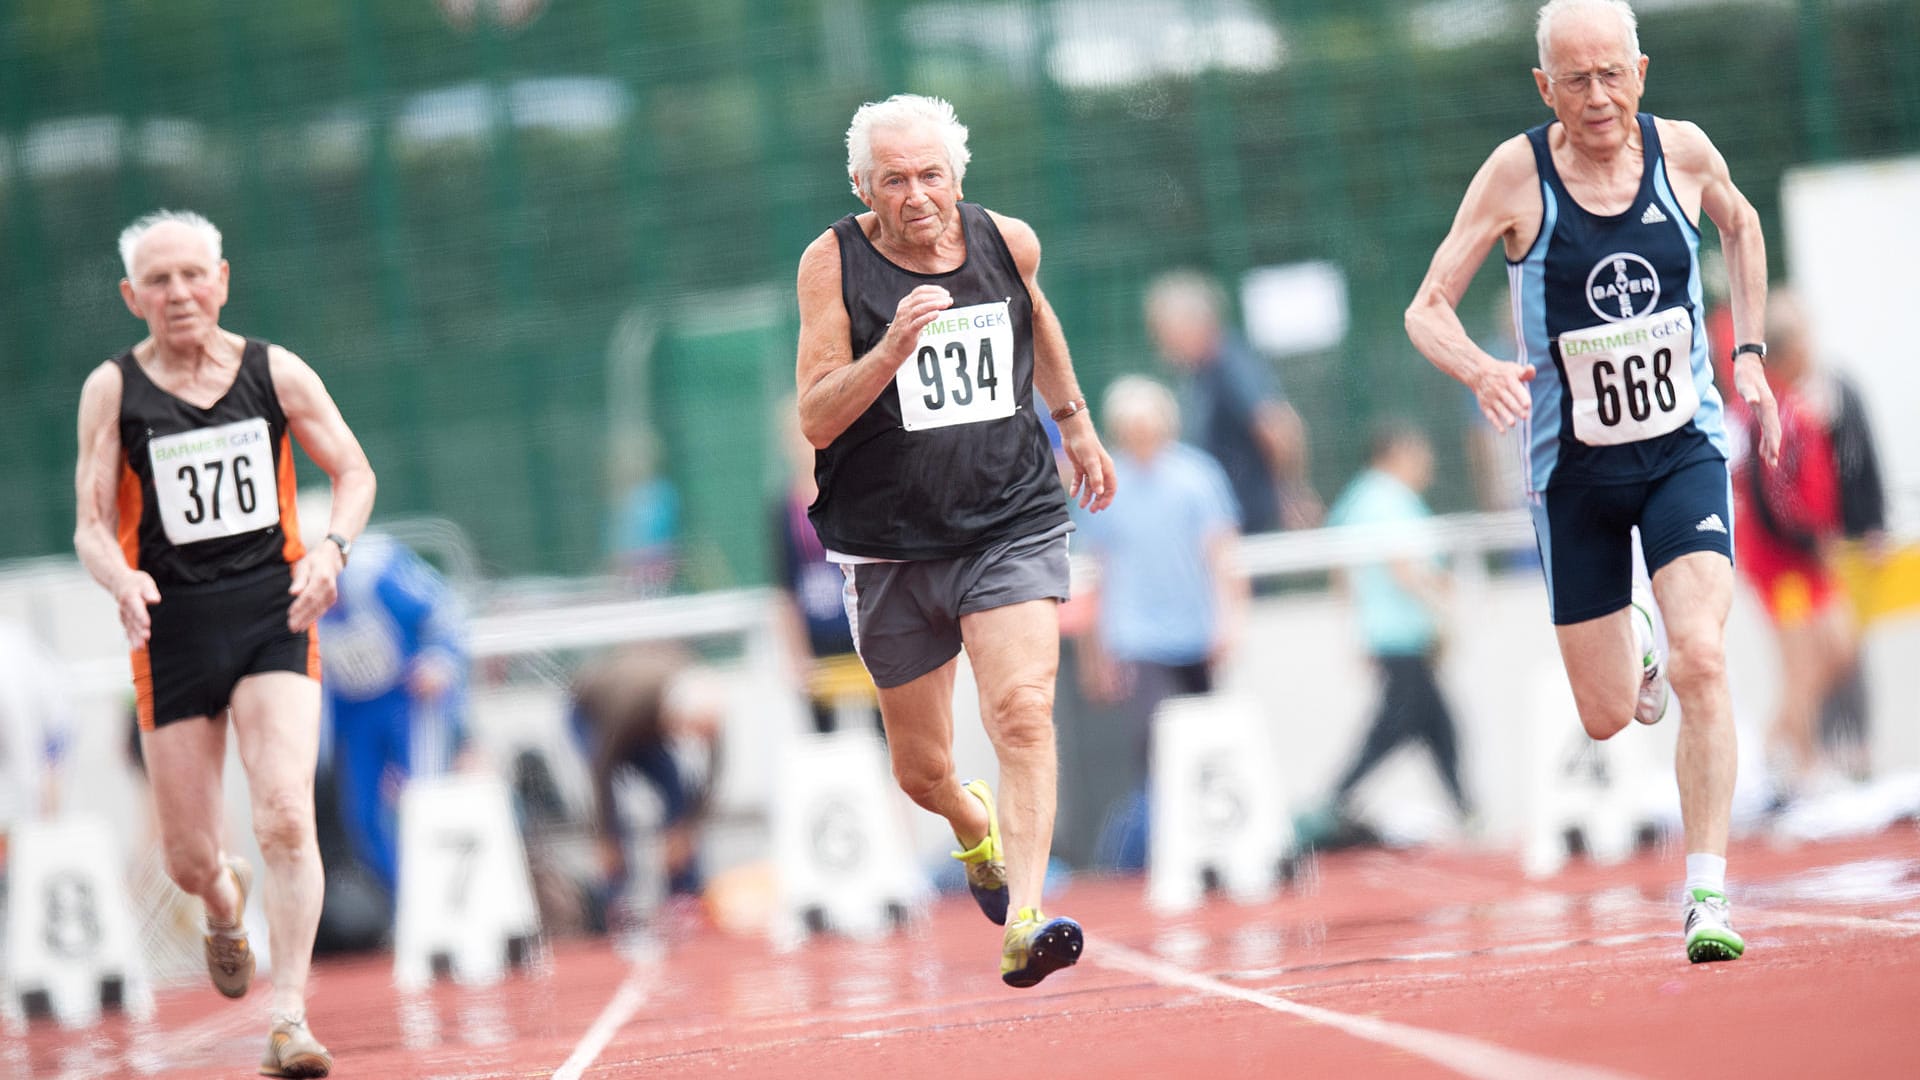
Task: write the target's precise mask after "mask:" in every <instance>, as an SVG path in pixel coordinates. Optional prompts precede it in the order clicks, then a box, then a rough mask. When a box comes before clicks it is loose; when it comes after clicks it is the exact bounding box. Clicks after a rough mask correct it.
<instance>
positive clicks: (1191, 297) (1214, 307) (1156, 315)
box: [1145, 270, 1227, 325]
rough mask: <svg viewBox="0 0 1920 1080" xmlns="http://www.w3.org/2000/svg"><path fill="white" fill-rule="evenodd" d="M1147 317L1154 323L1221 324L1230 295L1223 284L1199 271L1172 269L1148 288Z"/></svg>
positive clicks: (1154, 280) (1155, 279)
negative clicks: (1223, 287) (1228, 295)
mask: <svg viewBox="0 0 1920 1080" xmlns="http://www.w3.org/2000/svg"><path fill="white" fill-rule="evenodd" d="M1145 307H1146V310H1147V318H1148V319H1150V320H1152V321H1154V322H1162V321H1173V322H1187V323H1192V322H1205V323H1210V324H1213V325H1218V324H1219V323H1220V322H1221V321H1222V320H1224V319H1225V318H1226V315H1227V294H1226V292H1225V290H1223V289H1221V288H1220V283H1219V282H1217V281H1215V280H1213V278H1211V277H1208V276H1207V275H1206V274H1203V273H1201V272H1200V271H1198V270H1170V271H1168V272H1167V273H1164V274H1161V275H1160V276H1159V277H1157V278H1154V279H1153V283H1152V284H1150V285H1148V286H1147V296H1146V303H1145Z"/></svg>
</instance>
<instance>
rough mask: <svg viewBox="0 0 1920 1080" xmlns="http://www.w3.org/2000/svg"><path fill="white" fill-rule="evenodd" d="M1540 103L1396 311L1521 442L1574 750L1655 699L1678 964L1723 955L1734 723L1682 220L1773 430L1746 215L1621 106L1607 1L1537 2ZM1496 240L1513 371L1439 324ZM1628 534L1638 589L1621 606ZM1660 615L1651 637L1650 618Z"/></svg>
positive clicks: (1645, 118)
mask: <svg viewBox="0 0 1920 1080" xmlns="http://www.w3.org/2000/svg"><path fill="white" fill-rule="evenodd" d="M1536 36H1537V42H1538V45H1539V50H1540V67H1539V68H1536V69H1535V70H1534V72H1533V78H1534V84H1535V87H1536V88H1537V89H1538V90H1539V93H1540V98H1541V100H1542V101H1544V102H1545V103H1546V105H1547V107H1548V108H1550V109H1552V110H1553V112H1554V119H1553V120H1552V121H1549V122H1548V123H1546V124H1542V125H1541V126H1539V127H1537V128H1534V129H1532V130H1531V131H1528V132H1526V133H1525V134H1522V135H1518V136H1515V137H1514V138H1511V139H1509V140H1507V141H1506V142H1504V143H1502V144H1501V145H1500V146H1499V147H1497V148H1496V149H1495V150H1494V152H1493V154H1492V155H1491V156H1490V157H1488V159H1487V161H1486V164H1484V165H1482V166H1481V168H1480V171H1479V173H1478V174H1477V175H1476V176H1475V177H1474V179H1473V183H1472V184H1471V185H1470V186H1469V187H1468V189H1467V193H1466V197H1465V198H1464V199H1463V200H1462V201H1461V204H1460V211H1459V214H1458V215H1457V216H1456V217H1455V218H1454V222H1453V227H1452V229H1451V230H1450V231H1449V232H1448V233H1447V237H1446V239H1445V240H1444V241H1442V242H1441V244H1440V248H1439V250H1438V251H1437V252H1435V253H1434V257H1433V264H1432V266H1431V267H1429V268H1428V270H1427V276H1426V280H1424V281H1423V282H1421V285H1420V291H1419V293H1418V295H1416V296H1415V298H1414V301H1413V304H1412V305H1411V306H1410V307H1409V308H1408V309H1407V334H1408V336H1409V337H1410V338H1412V340H1413V344H1414V345H1415V347H1417V348H1418V349H1419V350H1420V352H1421V353H1423V354H1424V355H1425V356H1426V357H1427V359H1429V360H1431V361H1432V362H1433V364H1434V365H1435V366H1436V367H1438V368H1440V369H1441V370H1442V371H1445V372H1446V373H1447V374H1449V375H1452V376H1453V377H1454V378H1456V379H1459V380H1460V381H1461V382H1463V383H1465V384H1466V385H1467V386H1469V387H1470V388H1472V389H1473V391H1474V395H1475V397H1476V398H1477V399H1478V400H1479V403H1480V409H1481V411H1482V412H1483V413H1485V414H1486V417H1487V419H1488V420H1489V421H1491V422H1492V423H1493V425H1494V427H1495V428H1497V429H1499V430H1502V431H1504V430H1506V429H1507V428H1509V427H1512V426H1513V425H1515V424H1520V425H1522V426H1523V427H1525V428H1526V432H1527V437H1526V438H1525V439H1524V440H1523V441H1524V445H1525V446H1526V447H1527V451H1528V455H1529V460H1528V462H1527V465H1528V468H1527V477H1528V484H1527V487H1528V495H1529V499H1530V503H1531V506H1532V510H1533V520H1534V528H1535V532H1536V535H1537V537H1538V539H1539V543H1540V556H1541V561H1542V563H1543V565H1544V569H1545V571H1546V575H1547V589H1548V594H1549V599H1550V606H1551V610H1552V613H1553V622H1554V629H1555V633H1556V635H1557V636H1558V638H1559V641H1560V655H1561V659H1562V660H1563V661H1564V663H1565V666H1566V670H1567V680H1568V682H1569V683H1570V684H1571V686H1572V689H1573V698H1574V703H1575V706H1576V707H1577V708H1578V709H1579V712H1580V722H1581V725H1582V726H1583V727H1584V728H1585V729H1586V731H1587V734H1588V735H1590V736H1592V737H1593V738H1595V739H1607V738H1611V737H1613V736H1614V735H1616V734H1618V733H1619V732H1620V731H1621V730H1622V729H1623V728H1625V727H1626V726H1627V723H1628V721H1629V720H1639V721H1641V722H1642V723H1653V722H1655V721H1657V720H1659V719H1660V718H1661V717H1662V716H1663V715H1664V714H1665V712H1666V706H1667V698H1668V688H1669V684H1671V689H1672V693H1673V694H1674V695H1676V696H1678V697H1679V699H1680V704H1681V716H1682V720H1681V728H1680V735H1679V751H1678V754H1677V756H1676V759H1675V771H1676V773H1677V779H1678V781H1679V788H1680V815H1681V819H1682V821H1683V823H1684V825H1685V830H1686V844H1687V879H1686V899H1685V913H1684V916H1685V931H1684V933H1685V939H1686V951H1687V956H1688V958H1689V959H1691V960H1693V961H1695V962H1700V961H1704V960H1731V959H1734V958H1735V957H1737V956H1739V955H1740V954H1741V952H1742V951H1743V950H1744V949H1745V943H1744V942H1743V941H1742V940H1741V938H1740V935H1739V934H1737V933H1735V932H1734V930H1733V927H1732V925H1731V921H1730V919H1729V916H1728V913H1727V904H1726V895H1725V888H1726V850H1727V818H1728V815H1729V813H1730V810H1731V806H1732V801H1733V780H1734V762H1735V746H1734V729H1733V711H1732V706H1731V702H1730V696H1729V692H1728V688H1727V676H1726V657H1725V636H1726V621H1727V613H1728V610H1729V609H1730V608H1731V606H1732V602H1733V545H1732V510H1731V508H1730V505H1729V499H1730V491H1729V485H1728V479H1727V462H1726V458H1727V442H1726V431H1725V424H1724V418H1723V412H1724V410H1723V408H1722V402H1721V398H1720V395H1719V392H1718V391H1717V390H1716V389H1715V388H1714V384H1713V375H1712V368H1711V365H1710V364H1709V362H1708V355H1707V336H1706V329H1705V327H1704V326H1703V325H1702V324H1703V322H1704V318H1703V315H1704V312H1703V311H1702V307H1701V301H1700V267H1699V241H1700V234H1699V231H1698V228H1697V226H1696V222H1697V221H1698V219H1699V215H1700V213H1701V211H1703V210H1704V211H1705V212H1706V214H1707V216H1708V217H1710V218H1712V219H1713V222H1714V224H1715V225H1716V226H1718V227H1719V230H1720V238H1721V246H1722V248H1723V250H1724V251H1725V253H1726V257H1727V273H1728V277H1729V284H1730V286H1731V293H1732V296H1731V299H1732V307H1733V321H1734V326H1735V331H1736V335H1737V337H1738V338H1739V340H1740V341H1742V342H1745V343H1746V344H1742V345H1739V346H1736V348H1735V358H1734V384H1735V388H1736V389H1737V391H1738V392H1739V394H1740V397H1741V398H1742V399H1743V400H1744V401H1745V402H1746V403H1747V404H1748V406H1750V407H1751V408H1752V409H1753V410H1754V414H1755V415H1756V416H1758V417H1759V418H1760V421H1761V439H1760V446H1759V453H1760V455H1761V456H1762V457H1763V458H1765V459H1767V460H1769V461H1771V460H1774V459H1775V458H1777V457H1778V455H1779V452H1780V422H1779V415H1778V412H1777V410H1776V408H1775V406H1774V401H1773V396H1772V394H1771V393H1770V392H1769V391H1768V389H1767V384H1766V379H1765V376H1764V373H1763V371H1762V368H1761V364H1760V361H1761V359H1762V358H1763V357H1765V355H1766V346H1765V345H1764V344H1761V343H1760V331H1761V327H1762V325H1763V323H1764V320H1765V317H1766V272H1767V259H1766V246H1765V241H1764V239H1763V238H1762V237H1761V234H1760V221H1759V215H1758V214H1756V213H1755V212H1754V209H1753V207H1752V205H1751V204H1749V203H1748V202H1747V200H1746V197H1745V196H1743V195H1741V194H1740V191H1739V189H1738V188H1736V187H1735V186H1734V184H1733V180H1732V178H1731V177H1730V176H1729V175H1728V172H1727V164H1726V162H1725V160H1723V159H1722V158H1721V156H1720V153H1719V151H1718V150H1716V149H1714V146H1713V143H1712V142H1711V141H1709V140H1708V139H1707V137H1706V135H1705V134H1704V133H1703V132H1701V130H1700V129H1699V128H1698V127H1696V126H1694V125H1693V124H1689V123H1685V122H1682V121H1673V120H1663V119H1660V118H1658V117H1654V116H1650V115H1647V114H1644V113H1641V112H1640V111H1639V104H1640V95H1641V93H1642V92H1643V91H1644V90H1645V87H1646V74H1647V66H1648V63H1649V61H1648V58H1647V57H1646V56H1645V55H1643V54H1642V53H1641V52H1640V41H1639V35H1638V32H1637V30H1636V28H1635V20H1634V16H1633V10H1632V8H1630V7H1629V6H1628V5H1627V4H1626V3H1624V2H1623V0H1551V2H1550V3H1548V4H1546V5H1545V6H1544V7H1542V8H1541V9H1540V13H1539V21H1538V30H1537V35H1536ZM1496 241H1498V242H1499V243H1500V244H1501V245H1502V246H1503V248H1504V249H1505V251H1506V256H1507V264H1508V272H1509V274H1510V277H1511V284H1512V302H1513V315H1514V323H1515V330H1516V337H1517V338H1518V340H1519V341H1520V350H1521V352H1520V357H1519V359H1518V362H1514V363H1509V362H1506V361H1502V360H1498V359H1496V358H1495V357H1493V356H1491V355H1489V354H1488V353H1487V352H1486V351H1485V350H1484V349H1481V348H1480V347H1479V346H1478V345H1476V344H1474V342H1473V341H1472V340H1470V339H1469V338H1468V337H1467V334H1466V331H1465V330H1464V329H1463V328H1462V326H1461V324H1460V318H1459V315H1458V314H1457V309H1458V306H1459V303H1460V300H1461V298H1462V297H1463V296H1464V295H1465V294H1466V290H1467V285H1468V284H1469V283H1470V282H1471V281H1472V279H1473V275H1474V273H1475V272H1476V271H1478V270H1479V268H1480V265H1481V263H1482V262H1484V261H1485V259H1486V255H1487V249H1488V248H1489V247H1490V246H1491V245H1492V244H1493V243H1495V242H1496ZM1635 529H1638V530H1639V535H1640V542H1641V547H1642V550H1643V551H1644V553H1645V556H1646V564H1647V570H1648V572H1649V573H1650V574H1651V575H1652V579H1653V580H1652V586H1653V597H1652V599H1651V600H1649V601H1647V602H1646V603H1644V604H1642V603H1635V602H1634V601H1633V535H1634V530H1635ZM1654 600H1657V601H1658V604H1659V610H1660V611H1661V612H1663V613H1664V614H1665V623H1666V630H1667V638H1668V643H1669V644H1668V652H1667V655H1665V656H1663V655H1662V653H1661V649H1660V647H1659V645H1658V643H1657V633H1656V630H1655V623H1654V615H1653V611H1652V603H1653V601H1654Z"/></svg>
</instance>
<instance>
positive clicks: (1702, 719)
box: [1625, 551, 1738, 856]
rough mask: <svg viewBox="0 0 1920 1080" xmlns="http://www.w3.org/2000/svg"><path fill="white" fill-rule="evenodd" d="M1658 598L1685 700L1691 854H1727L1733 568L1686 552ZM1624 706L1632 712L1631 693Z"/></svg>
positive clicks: (1684, 783) (1712, 556) (1660, 575)
mask: <svg viewBox="0 0 1920 1080" xmlns="http://www.w3.org/2000/svg"><path fill="white" fill-rule="evenodd" d="M1653 595H1654V598H1655V599H1656V600H1657V601H1659V604H1660V611H1661V613H1662V614H1663V615H1665V616H1666V620H1667V641H1668V651H1667V672H1668V678H1669V679H1670V680H1671V681H1672V683H1673V693H1674V695H1675V696H1676V697H1678V698H1679V699H1680V743H1679V747H1678V749H1677V750H1676V752H1675V755H1674V773H1675V778H1676V779H1677V780H1678V782H1679V787H1680V818H1681V821H1682V823H1683V824H1684V825H1685V827H1686V843H1687V848H1686V849H1687V852H1688V853H1689V854H1693V853H1706V854H1712V855H1722V856H1724V855H1725V854H1726V853H1727V819H1728V818H1729V817H1730V816H1731V814H1732V811H1733V782H1734V773H1735V769H1736V766H1737V754H1738V746H1737V736H1736V734H1735V732H1734V727H1733V699H1732V696H1731V694H1730V693H1729V691H1728V689H1727V658H1726V627H1727V613H1728V611H1729V610H1731V609H1732V607H1733V564H1732V563H1729V562H1728V561H1727V558H1726V556H1724V555H1720V554H1717V553H1713V552H1704V551H1699V552H1693V553H1692V554H1688V555H1682V556H1681V557H1680V558H1678V559H1675V560H1674V561H1673V562H1670V563H1668V564H1667V565H1666V566H1663V567H1661V568H1660V569H1659V571H1657V572H1656V573H1655V574H1654V575H1653ZM1625 701H1626V703H1627V705H1626V707H1627V708H1628V710H1629V711H1631V709H1632V703H1633V695H1632V694H1631V693H1630V692H1629V693H1627V694H1626V696H1625Z"/></svg>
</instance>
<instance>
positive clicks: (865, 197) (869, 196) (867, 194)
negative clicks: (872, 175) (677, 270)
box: [847, 172, 873, 210]
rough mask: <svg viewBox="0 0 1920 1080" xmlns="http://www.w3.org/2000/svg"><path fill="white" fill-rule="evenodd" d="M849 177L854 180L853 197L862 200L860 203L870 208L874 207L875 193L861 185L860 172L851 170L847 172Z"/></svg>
mask: <svg viewBox="0 0 1920 1080" xmlns="http://www.w3.org/2000/svg"><path fill="white" fill-rule="evenodd" d="M847 179H849V180H851V181H853V197H854V198H856V199H859V200H860V205H862V206H864V207H866V208H867V209H869V210H871V209H873V193H872V192H871V191H868V190H867V189H866V188H865V187H862V186H861V184H860V174H859V173H854V172H850V173H848V174H847Z"/></svg>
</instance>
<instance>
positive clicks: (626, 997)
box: [553, 955, 660, 1080]
mask: <svg viewBox="0 0 1920 1080" xmlns="http://www.w3.org/2000/svg"><path fill="white" fill-rule="evenodd" d="M659 977H660V957H659V956H657V955H643V956H641V957H639V958H638V959H636V960H635V961H634V963H633V967H632V968H631V969H630V970H628V972H627V977H626V979H625V980H624V981H622V982H621V983H620V988H619V989H618V990H615V991H614V992H613V997H612V998H611V999H610V1000H608V1002H607V1007H606V1008H604V1009H601V1010H600V1015H599V1016H598V1017H597V1018H595V1019H594V1021H593V1026H592V1027H590V1028H588V1029H587V1033H586V1034H585V1035H582V1036H580V1041H579V1043H577V1044H575V1046H574V1048H573V1053H572V1054H571V1055H569V1056H568V1058H567V1060H565V1061H563V1062H561V1063H560V1067H559V1068H558V1069H555V1070H554V1071H553V1080H580V1076H581V1074H583V1073H585V1072H586V1071H587V1070H588V1069H589V1068H591V1067H592V1066H593V1063H594V1062H595V1061H596V1060H598V1059H599V1057H600V1054H601V1052H602V1051H604V1050H606V1048H607V1044H608V1043H610V1042H612V1041H613V1037H614V1036H615V1035H617V1034H619V1033H620V1029H621V1028H623V1027H626V1026H627V1021H629V1020H632V1019H633V1015H634V1014H635V1013H637V1012H639V1011H640V1006H642V1005H645V1004H646V1003H647V998H648V997H649V996H650V995H651V994H652V993H653V987H654V984H655V983H657V982H658V981H659Z"/></svg>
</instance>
